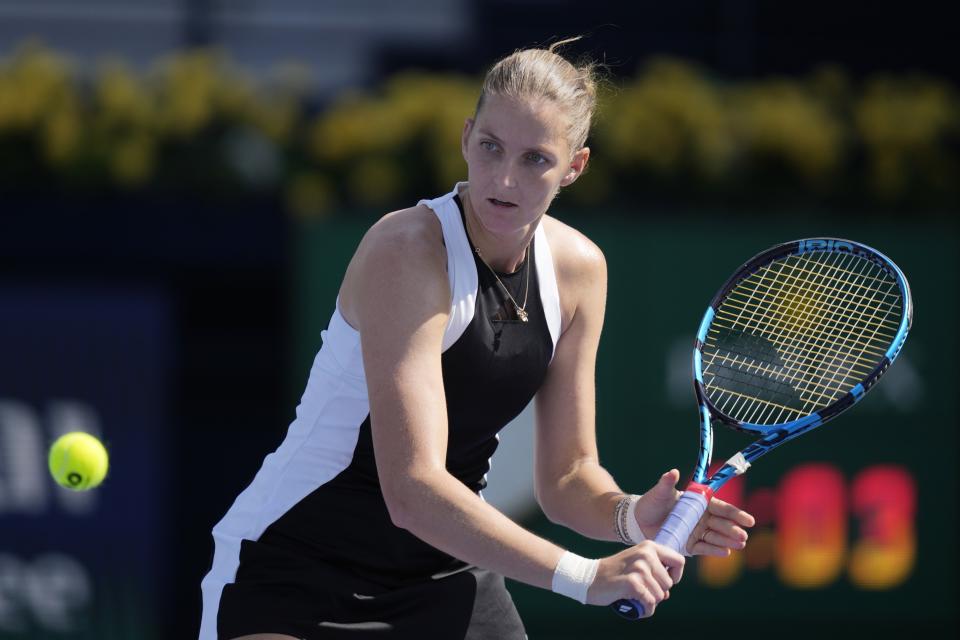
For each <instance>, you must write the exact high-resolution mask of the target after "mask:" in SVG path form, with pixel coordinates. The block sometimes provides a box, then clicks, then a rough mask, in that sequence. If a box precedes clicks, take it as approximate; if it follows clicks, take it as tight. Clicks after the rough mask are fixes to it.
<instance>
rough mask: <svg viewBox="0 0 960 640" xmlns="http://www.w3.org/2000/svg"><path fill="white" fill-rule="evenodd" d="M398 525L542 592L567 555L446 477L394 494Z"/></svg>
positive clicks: (415, 482) (412, 482)
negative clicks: (563, 557) (559, 563)
mask: <svg viewBox="0 0 960 640" xmlns="http://www.w3.org/2000/svg"><path fill="white" fill-rule="evenodd" d="M391 502H392V503H393V507H392V508H391V513H393V514H395V515H394V519H395V521H396V522H397V524H398V525H399V526H402V527H403V528H405V529H407V530H408V531H410V532H411V533H412V534H414V535H415V536H417V537H418V538H420V539H421V540H423V541H424V542H427V543H428V544H430V545H432V546H434V547H436V548H437V549H440V550H441V551H444V552H446V553H448V554H450V555H452V556H454V557H455V558H459V559H460V560H463V561H465V562H468V563H470V564H475V565H477V566H479V567H483V568H485V569H490V570H492V571H495V572H497V573H500V574H502V575H504V576H506V577H508V578H512V579H514V580H518V581H520V582H524V583H526V584H530V585H533V586H537V587H541V588H544V589H550V588H551V581H552V579H553V572H554V569H555V568H556V566H557V562H558V561H559V559H560V556H561V555H562V554H563V552H564V550H563V549H561V548H560V547H558V546H557V545H555V544H553V543H551V542H549V541H547V540H545V539H543V538H540V537H538V536H536V535H534V534H533V533H531V532H529V531H527V530H526V529H524V528H523V527H521V526H520V525H518V524H516V523H515V522H513V521H512V520H511V519H510V518H508V517H507V516H505V515H503V514H502V513H501V512H500V511H498V510H497V509H496V508H494V507H492V506H491V505H489V504H487V503H486V502H484V501H483V500H482V499H481V498H480V497H479V496H477V495H476V494H474V493H473V492H472V491H470V490H469V489H468V488H467V487H466V486H464V485H463V484H462V483H461V482H459V481H458V480H457V479H456V478H454V477H453V476H451V475H449V474H448V473H446V472H438V473H436V474H432V475H428V476H426V477H420V478H416V479H408V480H405V482H404V487H403V488H402V489H401V490H400V491H394V492H393V499H392V500H391Z"/></svg>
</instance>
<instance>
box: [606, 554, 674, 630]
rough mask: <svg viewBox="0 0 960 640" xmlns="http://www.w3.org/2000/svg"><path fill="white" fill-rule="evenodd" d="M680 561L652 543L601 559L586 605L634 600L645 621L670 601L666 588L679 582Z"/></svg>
mask: <svg viewBox="0 0 960 640" xmlns="http://www.w3.org/2000/svg"><path fill="white" fill-rule="evenodd" d="M684 561H685V558H684V557H683V556H682V555H680V554H679V553H677V552H676V551H674V550H673V549H670V548H669V547H665V546H663V545H661V544H657V543H655V542H653V541H652V540H645V541H643V542H641V543H640V544H638V545H635V546H633V547H630V548H629V549H625V550H623V551H621V552H620V553H617V554H615V555H612V556H609V557H607V558H601V559H600V565H599V566H598V567H597V575H596V577H595V578H594V579H593V584H592V585H590V589H589V590H588V591H587V604H596V605H608V604H611V603H613V602H616V601H617V600H621V599H626V600H637V601H638V602H640V603H641V604H642V605H643V617H644V618H649V617H650V616H652V615H653V612H654V611H655V610H656V608H657V604H659V603H660V602H663V601H664V600H666V599H667V598H669V597H670V588H671V587H672V586H673V585H675V584H677V583H678V582H680V578H681V577H683V564H684Z"/></svg>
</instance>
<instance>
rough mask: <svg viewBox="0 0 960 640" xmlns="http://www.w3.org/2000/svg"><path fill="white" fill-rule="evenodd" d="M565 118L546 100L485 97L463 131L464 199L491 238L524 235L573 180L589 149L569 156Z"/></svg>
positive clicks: (581, 167)
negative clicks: (559, 191) (464, 163)
mask: <svg viewBox="0 0 960 640" xmlns="http://www.w3.org/2000/svg"><path fill="white" fill-rule="evenodd" d="M565 132H566V116H565V115H564V113H563V112H562V111H561V110H560V109H559V108H558V107H557V105H556V104H555V103H553V102H552V101H550V100H537V101H530V100H515V99H512V98H506V97H502V96H498V95H488V96H487V98H486V99H485V100H484V104H483V107H482V108H481V109H480V112H479V113H478V114H477V116H476V119H469V120H467V122H466V124H465V125H464V129H463V139H462V145H461V146H462V149H463V157H464V159H465V160H466V161H467V176H468V181H469V183H470V189H469V192H468V197H469V199H470V204H471V205H472V208H473V212H474V215H475V217H476V219H477V222H479V223H480V225H481V226H482V227H483V228H484V229H485V230H486V231H487V232H488V233H490V234H492V235H495V236H505V237H510V236H515V235H518V234H525V233H526V232H527V231H528V229H529V225H530V224H531V223H533V222H535V221H536V220H538V219H539V218H540V216H541V215H543V213H544V212H545V211H546V210H547V207H548V206H549V205H550V202H551V201H552V200H553V198H554V196H556V194H557V191H558V190H559V189H560V187H561V186H566V185H568V184H570V183H572V182H573V181H574V180H576V179H577V176H579V175H580V173H581V172H582V171H583V168H584V167H585V166H586V162H587V158H588V157H589V154H590V150H589V149H587V148H586V147H585V148H583V149H580V150H578V151H577V153H576V154H572V157H571V151H570V145H569V144H568V142H567V139H566V135H565Z"/></svg>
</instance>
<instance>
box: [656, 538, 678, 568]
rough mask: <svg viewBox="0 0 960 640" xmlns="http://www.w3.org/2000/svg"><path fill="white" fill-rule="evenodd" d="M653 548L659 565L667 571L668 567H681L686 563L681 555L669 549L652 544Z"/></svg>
mask: <svg viewBox="0 0 960 640" xmlns="http://www.w3.org/2000/svg"><path fill="white" fill-rule="evenodd" d="M653 548H654V550H655V551H656V554H657V558H658V559H659V560H660V564H662V565H663V566H665V567H667V568H668V569H669V568H670V567H682V566H683V563H684V562H686V560H685V559H684V557H683V556H682V555H680V554H679V553H677V552H676V551H674V550H673V549H671V548H670V547H666V546H664V545H662V544H654V545H653Z"/></svg>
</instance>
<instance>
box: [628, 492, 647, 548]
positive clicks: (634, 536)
mask: <svg viewBox="0 0 960 640" xmlns="http://www.w3.org/2000/svg"><path fill="white" fill-rule="evenodd" d="M640 498H641V496H633V497H632V498H631V499H630V505H629V506H628V507H627V535H628V536H630V540H632V541H633V544H640V543H641V542H643V541H644V540H646V539H647V536H645V535H643V530H642V529H641V528H640V525H639V524H637V503H638V502H640Z"/></svg>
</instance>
